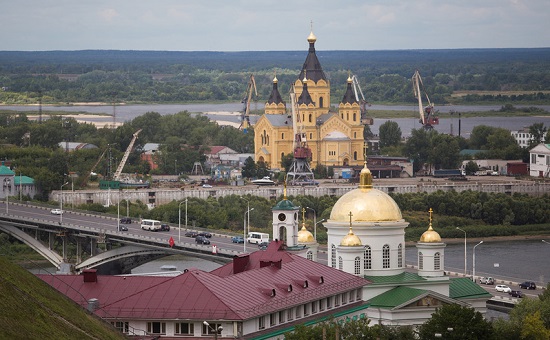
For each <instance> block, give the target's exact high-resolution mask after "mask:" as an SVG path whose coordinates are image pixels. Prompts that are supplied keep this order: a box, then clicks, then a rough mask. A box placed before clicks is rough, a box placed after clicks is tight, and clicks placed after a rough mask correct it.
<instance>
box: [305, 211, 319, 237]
mask: <svg viewBox="0 0 550 340" xmlns="http://www.w3.org/2000/svg"><path fill="white" fill-rule="evenodd" d="M306 209H309V210H312V211H313V238H314V239H315V241H317V211H316V210H315V209H313V208H310V207H306Z"/></svg>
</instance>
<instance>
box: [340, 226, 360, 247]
mask: <svg viewBox="0 0 550 340" xmlns="http://www.w3.org/2000/svg"><path fill="white" fill-rule="evenodd" d="M340 245H341V246H344V247H358V246H361V245H362V243H361V239H360V238H359V237H358V236H357V235H355V234H354V233H353V231H352V230H351V227H349V233H348V234H347V235H346V236H344V238H343V239H342V241H340Z"/></svg>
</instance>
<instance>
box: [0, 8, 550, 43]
mask: <svg viewBox="0 0 550 340" xmlns="http://www.w3.org/2000/svg"><path fill="white" fill-rule="evenodd" d="M1 2H2V4H1V6H0V23H1V25H2V29H1V30H0V50H3V51H49V50H88V49H100V50H107V49H114V50H161V51H289V50H290V51H299V50H304V48H307V46H308V45H307V41H306V38H307V36H308V35H309V33H310V31H311V30H312V29H313V33H314V34H315V36H316V37H317V43H316V45H315V47H316V49H317V50H408V49H448V48H449V49H456V48H529V47H550V0H439V1H438V0H412V1H411V0H375V1H371V0H344V1H336V0H293V1H288V0H208V1H204V0H202V1H201V0H194V1H191V0H155V1H152V0H109V1H106V0H46V1H45V0H17V1H9V0H2V1H1Z"/></svg>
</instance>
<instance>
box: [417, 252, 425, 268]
mask: <svg viewBox="0 0 550 340" xmlns="http://www.w3.org/2000/svg"><path fill="white" fill-rule="evenodd" d="M418 269H421V270H422V269H424V256H423V255H422V252H419V253H418Z"/></svg>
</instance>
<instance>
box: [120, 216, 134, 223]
mask: <svg viewBox="0 0 550 340" xmlns="http://www.w3.org/2000/svg"><path fill="white" fill-rule="evenodd" d="M120 223H124V224H130V223H132V219H131V218H130V217H122V218H121V219H120Z"/></svg>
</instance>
